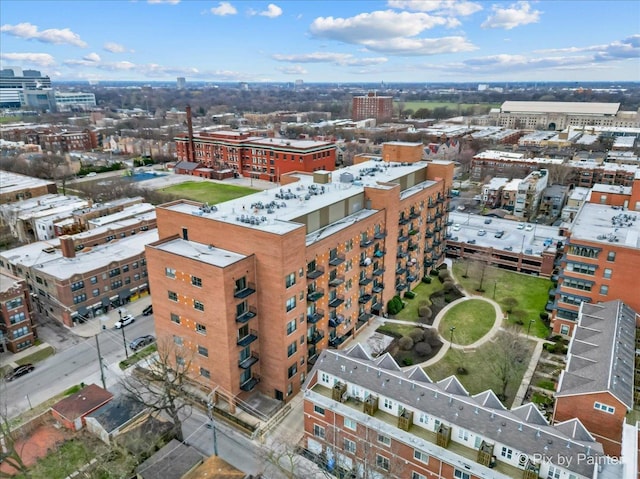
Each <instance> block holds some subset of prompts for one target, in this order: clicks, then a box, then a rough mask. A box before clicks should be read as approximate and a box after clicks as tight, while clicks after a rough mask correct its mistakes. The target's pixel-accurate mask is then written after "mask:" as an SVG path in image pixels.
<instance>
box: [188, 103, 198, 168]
mask: <svg viewBox="0 0 640 479" xmlns="http://www.w3.org/2000/svg"><path fill="white" fill-rule="evenodd" d="M186 111H187V129H188V132H189V138H188V141H187V161H195V157H196V155H195V151H194V150H195V149H194V147H193V122H192V121H191V105H187V108H186Z"/></svg>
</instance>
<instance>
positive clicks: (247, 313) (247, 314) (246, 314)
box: [236, 306, 258, 323]
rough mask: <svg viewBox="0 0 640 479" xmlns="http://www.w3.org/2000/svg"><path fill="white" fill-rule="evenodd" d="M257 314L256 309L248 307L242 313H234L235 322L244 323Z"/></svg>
mask: <svg viewBox="0 0 640 479" xmlns="http://www.w3.org/2000/svg"><path fill="white" fill-rule="evenodd" d="M257 314H258V312H257V310H256V308H254V307H253V306H249V308H248V309H245V310H244V311H241V312H238V313H236V322H237V323H246V322H247V321H249V320H250V319H251V318H255V317H256V315H257Z"/></svg>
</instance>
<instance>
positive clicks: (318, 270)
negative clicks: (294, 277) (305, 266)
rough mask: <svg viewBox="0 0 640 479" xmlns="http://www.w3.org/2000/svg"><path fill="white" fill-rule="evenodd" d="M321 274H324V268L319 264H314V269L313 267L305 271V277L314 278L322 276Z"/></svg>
mask: <svg viewBox="0 0 640 479" xmlns="http://www.w3.org/2000/svg"><path fill="white" fill-rule="evenodd" d="M323 274H324V268H323V267H321V266H316V269H314V270H313V271H307V278H308V279H316V278H319V277H320V276H322V275H323Z"/></svg>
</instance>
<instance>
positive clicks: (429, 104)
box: [394, 100, 500, 111]
mask: <svg viewBox="0 0 640 479" xmlns="http://www.w3.org/2000/svg"><path fill="white" fill-rule="evenodd" d="M394 103H395V105H394V107H397V106H398V104H399V103H402V106H403V110H413V111H418V110H419V109H420V108H428V109H429V110H433V109H434V108H443V107H445V108H449V109H450V110H455V109H457V108H458V105H460V108H472V107H476V106H477V107H478V108H484V109H486V110H487V111H488V110H489V109H490V108H498V107H499V106H500V104H499V103H460V104H458V103H456V102H454V101H426V100H423V101H403V102H394Z"/></svg>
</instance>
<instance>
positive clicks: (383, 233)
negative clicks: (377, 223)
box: [373, 231, 387, 240]
mask: <svg viewBox="0 0 640 479" xmlns="http://www.w3.org/2000/svg"><path fill="white" fill-rule="evenodd" d="M373 237H374V238H375V239H378V240H379V239H385V238H386V237H387V232H386V231H378V232H377V233H375V234H374V235H373Z"/></svg>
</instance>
